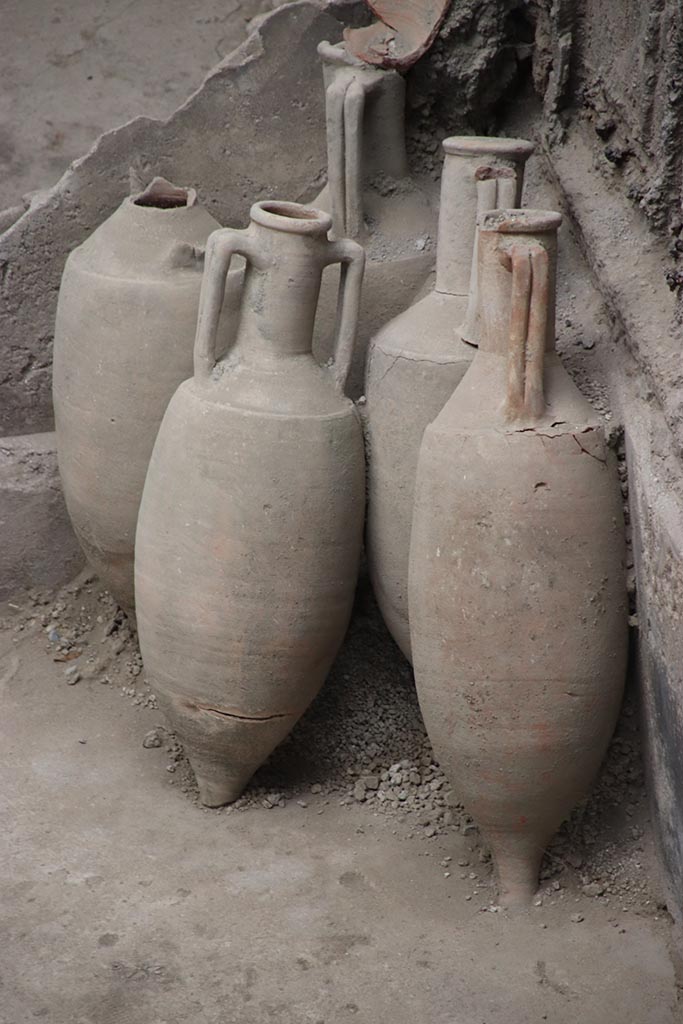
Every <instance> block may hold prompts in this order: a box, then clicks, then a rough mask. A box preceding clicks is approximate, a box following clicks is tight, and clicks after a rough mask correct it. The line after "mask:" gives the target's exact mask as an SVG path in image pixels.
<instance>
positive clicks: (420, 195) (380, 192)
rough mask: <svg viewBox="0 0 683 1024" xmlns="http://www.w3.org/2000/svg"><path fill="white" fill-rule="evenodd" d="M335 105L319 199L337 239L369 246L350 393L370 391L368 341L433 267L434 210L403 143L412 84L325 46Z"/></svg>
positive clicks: (325, 343) (323, 330) (328, 287)
mask: <svg viewBox="0 0 683 1024" xmlns="http://www.w3.org/2000/svg"><path fill="white" fill-rule="evenodd" d="M318 52H319V53H320V56H321V58H322V62H323V73H324V83H325V90H326V92H325V98H326V111H327V115H326V116H327V126H326V127H327V175H328V180H327V185H326V186H325V188H324V189H323V191H322V192H321V193H320V195H319V196H318V198H317V199H316V200H315V205H316V206H318V207H320V208H321V209H323V210H327V211H328V212H329V213H330V214H331V216H332V222H333V234H334V237H336V238H344V237H346V238H353V239H356V240H358V241H359V242H362V244H363V246H364V247H365V249H366V252H367V263H366V269H365V278H364V283H363V300H362V304H361V312H360V317H359V323H358V337H357V341H356V346H355V355H354V359H353V363H352V366H351V371H350V374H349V380H348V384H347V391H348V393H349V394H350V395H352V396H353V397H354V398H357V397H358V396H359V395H360V394H361V393H362V390H363V378H364V368H365V356H366V351H367V347H368V342H369V339H370V338H371V337H372V335H373V334H374V333H375V332H376V331H377V330H378V329H379V327H380V326H381V325H382V324H384V323H386V321H387V320H389V319H391V317H393V316H395V315H396V313H398V312H399V311H400V310H401V309H405V307H406V306H407V305H408V304H409V303H410V302H411V300H412V299H413V298H414V297H415V295H416V294H417V292H418V290H419V289H420V287H421V286H422V284H423V283H424V281H425V280H426V278H427V276H428V275H429V273H430V271H431V270H432V268H433V266H434V246H433V238H434V235H435V231H436V211H435V209H434V207H433V204H432V202H431V198H430V196H429V195H428V193H427V191H426V190H425V188H424V187H423V186H422V185H421V184H420V183H419V182H418V181H417V180H416V179H415V178H414V177H413V176H412V175H411V174H410V171H409V168H408V159H407V156H406V147H405V130H404V118H405V82H404V80H403V78H402V77H401V75H399V74H398V72H397V71H383V70H379V69H378V68H376V67H373V66H371V65H369V64H365V63H364V62H363V61H361V60H358V58H356V57H353V56H352V55H351V54H350V53H349V52H348V51H347V50H346V48H345V46H344V44H343V43H339V44H335V45H332V44H330V43H326V42H323V43H320V45H319V46H318ZM337 281H338V275H337V272H336V271H327V273H326V274H325V277H324V280H323V291H322V295H321V300H320V309H319V315H318V321H317V323H316V333H315V351H316V354H317V356H318V358H319V359H320V360H321V362H325V361H326V360H327V359H328V358H329V357H330V355H331V352H332V342H333V337H334V310H335V302H336V289H337Z"/></svg>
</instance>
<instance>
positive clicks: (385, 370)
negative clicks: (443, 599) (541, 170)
mask: <svg viewBox="0 0 683 1024" xmlns="http://www.w3.org/2000/svg"><path fill="white" fill-rule="evenodd" d="M443 147H444V151H445V159H444V166H443V173H442V177H441V207H440V211H439V233H438V248H437V260H436V283H435V286H434V288H433V289H432V290H430V291H429V293H428V294H427V295H425V296H424V297H423V298H421V299H420V300H419V301H417V302H415V303H414V305H412V306H410V307H409V308H408V309H406V310H405V311H404V312H402V313H399V315H398V316H397V317H396V318H395V319H393V320H391V321H390V322H389V323H388V324H386V325H385V326H384V327H382V328H381V330H380V331H379V333H378V334H377V335H375V337H374V338H373V339H372V341H371V342H370V354H369V363H368V370H367V380H366V388H365V394H366V397H367V405H366V421H367V423H366V430H367V439H368V453H369V465H368V492H369V495H368V496H369V504H368V522H367V532H366V547H367V552H368V562H369V567H370V576H371V579H372V585H373V589H374V591H375V596H376V598H377V602H378V604H379V607H380V609H381V611H382V615H383V616H384V621H385V622H386V624H387V627H388V628H389V630H390V632H391V634H392V636H393V637H394V640H395V641H396V643H397V644H398V645H399V647H400V648H401V650H402V651H403V653H404V654H405V656H406V658H408V659H409V660H410V658H411V653H410V626H409V622H408V554H409V549H410V528H411V523H412V518H413V498H414V491H415V474H416V472H417V456H418V452H419V450H420V443H421V441H422V435H423V433H424V429H425V427H426V426H427V424H428V423H431V421H432V420H433V419H434V417H435V416H436V415H437V414H438V413H439V412H440V411H441V409H442V408H443V406H444V404H445V402H446V401H447V400H448V398H450V396H451V395H452V394H453V391H454V389H455V388H456V386H457V385H458V383H459V382H460V380H461V379H462V376H463V374H464V373H465V370H466V369H467V368H468V366H469V365H470V362H471V361H472V359H473V357H474V353H475V351H476V350H475V349H474V348H473V347H472V345H471V344H465V343H464V341H463V340H462V332H463V330H465V331H466V334H467V336H468V340H469V341H471V342H476V341H477V339H478V303H477V294H478V293H477V282H476V274H474V273H472V274H471V273H470V270H471V267H472V262H473V253H474V254H475V258H476V251H477V246H476V237H477V236H476V221H477V215H478V213H481V212H483V211H484V210H488V209H493V208H495V207H497V206H505V207H508V206H518V205H519V203H520V201H521V194H522V181H523V174H524V164H525V161H526V160H527V158H528V157H529V155H530V154H531V152H532V150H533V146H532V144H531V143H530V142H526V141H525V140H524V139H495V138H491V139H489V138H480V137H473V136H463V137H453V138H450V139H446V140H445V141H444V143H443ZM466 324H467V325H468V326H467V327H466V326H465V325H466Z"/></svg>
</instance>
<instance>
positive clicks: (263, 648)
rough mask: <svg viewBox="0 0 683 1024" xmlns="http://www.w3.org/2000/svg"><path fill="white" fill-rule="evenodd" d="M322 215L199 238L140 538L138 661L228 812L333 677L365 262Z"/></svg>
mask: <svg viewBox="0 0 683 1024" xmlns="http://www.w3.org/2000/svg"><path fill="white" fill-rule="evenodd" d="M330 224H331V221H330V218H329V217H328V216H327V214H325V213H323V212H321V211H319V210H314V209H311V208H310V207H302V206H299V205H298V204H296V203H278V202H262V203H256V204H255V205H254V206H253V207H252V211H251V224H250V226H249V228H248V229H247V230H245V231H231V230H224V231H218V232H216V233H215V234H213V235H212V236H211V238H210V240H209V247H208V250H207V264H206V270H205V274H204V284H203V288H202V296H201V306H200V312H199V321H198V327H197V338H196V350H195V375H194V378H193V379H191V380H188V381H186V382H185V383H184V384H182V385H181V387H180V388H179V389H178V391H177V392H176V394H175V395H174V397H173V399H172V401H171V403H170V405H169V407H168V411H167V413H166V416H165V417H164V421H163V423H162V425H161V429H160V431H159V436H158V438H157V442H156V445H155V448H154V453H153V455H152V459H151V462H150V466H149V472H148V475H147V482H146V484H145V490H144V495H143V499H142V505H141V508H140V518H139V525H138V533H137V551H136V572H135V578H136V599H137V616H138V629H139V636H140V647H141V651H142V656H143V658H144V662H145V668H146V670H147V672H148V675H149V678H150V681H151V682H152V685H153V687H154V691H155V693H156V694H157V695H158V699H159V702H160V705H161V707H162V709H163V711H164V712H165V714H166V716H167V717H168V719H169V721H170V723H171V726H172V727H173V728H174V729H175V730H176V732H177V733H178V735H179V737H180V739H181V741H182V743H183V744H184V746H185V748H186V751H187V753H188V755H189V758H190V761H191V763H192V766H193V768H194V771H195V774H196V777H197V782H198V784H199V789H200V794H201V798H202V800H203V802H204V803H205V804H208V805H212V806H214V805H215V806H217V805H219V804H223V803H228V802H230V801H232V800H235V799H236V798H237V797H238V796H239V794H240V793H241V792H242V789H243V788H244V786H245V785H246V783H247V781H248V780H249V778H250V777H251V775H252V774H253V772H254V771H255V770H256V768H258V766H259V765H260V764H261V763H262V762H263V761H264V760H265V759H266V758H267V757H268V755H269V754H270V753H271V752H272V750H273V749H274V748H275V747H276V746H277V744H278V743H279V742H280V741H281V740H282V739H283V738H284V737H285V736H286V735H287V733H288V732H289V731H290V729H291V728H292V726H293V725H294V723H295V722H296V721H297V719H298V718H299V716H300V715H301V714H302V712H303V711H304V710H305V709H306V708H307V707H308V705H309V703H310V702H311V700H312V699H313V697H314V696H315V695H316V693H317V692H318V690H319V688H320V686H321V685H322V683H323V680H324V679H325V676H326V674H327V672H328V670H329V667H330V665H331V663H332V660H333V659H334V656H335V654H336V653H337V649H338V647H339V645H340V644H341V641H342V639H343V637H344V633H345V631H346V628H347V625H348V621H349V617H350V614H351V605H352V601H353V594H354V588H355V583H356V577H357V572H358V561H359V556H360V547H361V539H362V530H363V513H364V501H365V479H364V478H365V467H364V454H363V440H362V430H361V426H360V421H359V417H358V414H357V412H356V410H355V408H354V406H353V404H352V403H351V402H350V401H349V400H348V399H347V398H345V397H344V395H343V383H344V381H345V377H346V372H347V370H348V366H349V363H350V359H351V353H352V346H353V338H354V333H355V328H356V322H357V315H358V306H359V301H360V284H361V278H362V271H363V251H362V249H361V247H360V246H358V245H356V244H355V243H354V242H351V241H345V240H342V241H337V242H331V241H328V238H327V232H328V229H329V227H330ZM235 254H238V255H240V256H242V257H244V259H245V260H246V269H245V274H244V285H243V295H242V304H241V310H240V319H239V327H238V330H237V336H236V340H235V342H234V345H233V346H232V347H231V348H230V349H229V351H228V353H227V355H226V356H225V357H224V358H223V359H221V360H220V361H219V362H218V363H216V359H215V355H214V352H215V333H216V325H217V322H218V314H219V310H220V308H221V304H222V302H223V293H224V289H225V282H226V278H227V275H228V272H229V266H230V260H231V257H232V256H234V255H235ZM335 261H337V262H341V263H342V264H343V278H342V289H341V293H340V315H339V317H338V330H337V345H336V348H335V361H334V363H333V365H332V366H331V367H330V368H322V367H320V366H319V365H318V363H317V362H316V360H315V359H314V358H313V355H312V351H311V344H312V334H313V320H314V316H315V309H316V303H317V300H318V294H319V289H320V279H321V276H322V271H323V268H324V267H325V266H327V265H329V264H330V263H332V262H335Z"/></svg>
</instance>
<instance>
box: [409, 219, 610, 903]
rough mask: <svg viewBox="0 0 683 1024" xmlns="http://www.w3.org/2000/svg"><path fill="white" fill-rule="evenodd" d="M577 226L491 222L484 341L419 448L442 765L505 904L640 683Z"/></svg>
mask: <svg viewBox="0 0 683 1024" xmlns="http://www.w3.org/2000/svg"><path fill="white" fill-rule="evenodd" d="M560 221H561V217H560V215H559V214H556V213H550V212H545V211H539V210H522V211H520V210H506V211H495V212H492V213H487V214H484V216H483V218H482V221H481V229H480V242H479V244H480V260H479V269H480V275H481V276H480V280H481V296H482V303H481V308H482V314H483V332H482V337H481V342H480V348H479V351H478V352H477V354H476V356H475V358H474V361H473V363H472V365H471V367H470V369H469V370H468V371H467V374H466V375H465V377H464V378H463V380H462V382H461V383H460V385H459V387H458V388H457V389H456V391H455V393H454V394H453V396H452V398H451V399H450V400H449V401H448V402H447V404H446V405H445V407H444V409H443V410H442V412H441V413H440V414H439V415H438V416H437V418H436V419H435V420H434V422H433V423H432V424H430V426H428V427H427V429H426V430H425V433H424V438H423V441H422V447H421V450H420V457H419V464H418V473H417V482H416V493H415V512H414V519H413V531H412V540H411V551H410V575H409V599H410V627H411V639H412V649H413V664H414V669H415V679H416V683H417V689H418V695H419V699H420V706H421V708H422V712H423V715H424V719H425V724H426V726H427V730H428V733H429V736H430V739H431V741H432V743H433V745H434V749H435V752H436V755H437V757H438V758H439V761H440V763H441V765H442V767H443V768H444V770H445V771H446V773H447V774H448V776H449V777H450V779H451V781H452V784H453V786H454V789H455V791H456V792H457V793H458V796H459V797H460V798H461V799H462V801H463V802H464V804H465V806H466V807H467V809H468V810H469V811H470V813H471V814H472V815H473V817H474V818H475V820H476V821H477V823H478V824H479V826H480V827H481V829H482V832H483V834H484V836H485V838H486V839H487V840H488V842H489V844H490V846H491V849H492V852H493V857H494V862H495V866H496V870H497V877H498V883H499V896H500V901H501V903H503V904H527V903H528V902H529V901H530V900H531V899H532V897H533V895H534V893H535V892H536V889H537V885H538V870H539V865H540V861H541V857H542V855H543V851H544V849H545V847H546V845H547V843H548V841H549V839H550V838H551V836H552V834H553V832H554V831H555V830H556V829H557V827H558V826H559V825H560V823H561V822H562V820H563V819H564V818H565V817H566V816H567V815H568V814H569V812H570V811H571V809H572V807H573V805H574V804H575V803H576V802H577V801H578V800H579V799H581V798H582V797H583V796H584V795H585V794H586V792H587V790H588V788H589V787H590V784H591V782H592V780H593V779H594V777H595V775H596V772H597V770H598V768H599V765H600V762H601V760H602V758H603V755H604V753H605V750H606V748H607V745H608V742H609V739H610V736H611V734H612V731H613V728H614V725H615V721H616V718H617V714H618V710H619V705H620V701H621V697H622V691H623V686H624V675H625V670H626V653H627V614H626V592H625V577H624V567H623V562H624V527H623V519H622V505H621V494H620V489H619V485H618V478H617V473H616V461H615V455H614V454H613V452H612V450H611V449H610V448H609V447H608V445H607V443H606V440H605V436H604V433H603V429H602V427H601V424H600V419H599V417H598V415H597V414H596V413H595V412H594V411H593V409H592V408H591V407H590V405H589V404H588V403H587V402H586V400H585V399H584V398H583V396H582V395H581V394H580V393H579V391H578V390H577V388H576V387H575V386H574V384H573V382H572V381H571V379H570V377H569V376H568V374H567V373H566V372H565V370H564V368H563V367H562V364H561V363H560V361H559V359H558V357H557V355H556V354H555V351H554V316H555V262H556V237H557V229H558V227H559V224H560Z"/></svg>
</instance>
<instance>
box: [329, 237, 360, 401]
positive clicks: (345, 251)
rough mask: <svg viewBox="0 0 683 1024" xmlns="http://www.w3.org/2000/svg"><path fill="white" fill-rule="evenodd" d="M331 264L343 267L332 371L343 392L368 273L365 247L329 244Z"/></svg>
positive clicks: (350, 243)
mask: <svg viewBox="0 0 683 1024" xmlns="http://www.w3.org/2000/svg"><path fill="white" fill-rule="evenodd" d="M330 263H339V264H341V267H340V273H339V294H338V297H337V318H336V327H335V334H334V354H333V356H332V363H331V365H332V367H333V371H334V379H335V382H336V384H337V386H338V387H339V389H340V390H341V391H343V390H344V387H345V386H346V378H347V377H348V375H349V370H350V369H351V362H352V360H353V349H354V344H355V341H356V330H357V328H358V315H359V312H360V300H361V291H362V285H363V271H364V269H365V250H364V249H363V246H362V245H358V243H357V242H353V241H351V239H350V238H343V239H341V240H340V241H338V242H329V243H328V249H327V258H326V260H325V264H326V266H329V264H330Z"/></svg>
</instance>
